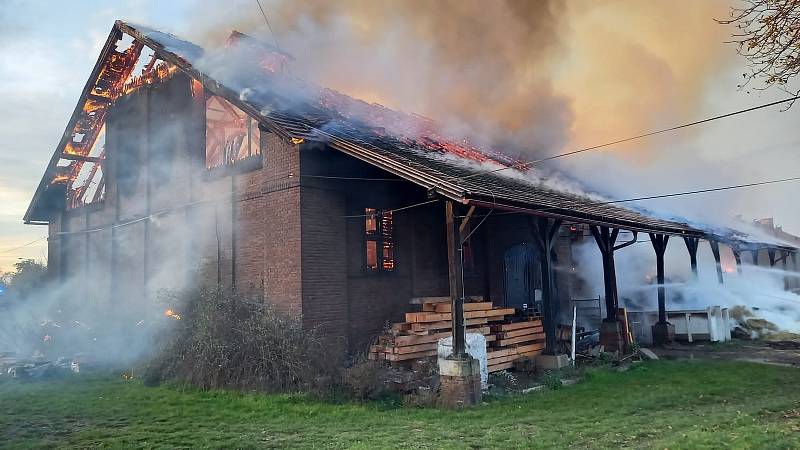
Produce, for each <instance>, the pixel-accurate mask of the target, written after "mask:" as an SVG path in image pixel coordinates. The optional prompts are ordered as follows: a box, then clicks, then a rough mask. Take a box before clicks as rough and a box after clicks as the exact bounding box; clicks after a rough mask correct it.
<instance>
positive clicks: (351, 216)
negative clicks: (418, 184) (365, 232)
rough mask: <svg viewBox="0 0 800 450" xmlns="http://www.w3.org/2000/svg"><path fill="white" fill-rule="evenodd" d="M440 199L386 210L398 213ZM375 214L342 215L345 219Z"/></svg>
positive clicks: (436, 200)
mask: <svg viewBox="0 0 800 450" xmlns="http://www.w3.org/2000/svg"><path fill="white" fill-rule="evenodd" d="M438 201H439V199H434V200H428V201H424V202H420V203H414V204H413V205H407V206H401V207H399V208H391V209H387V210H385V212H390V213H396V212H398V211H405V210H407V209H411V208H416V207H419V206H424V205H428V204H431V203H435V202H438ZM374 215H375V214H353V215H350V216H342V217H344V218H345V219H356V218H362V217H372V216H374Z"/></svg>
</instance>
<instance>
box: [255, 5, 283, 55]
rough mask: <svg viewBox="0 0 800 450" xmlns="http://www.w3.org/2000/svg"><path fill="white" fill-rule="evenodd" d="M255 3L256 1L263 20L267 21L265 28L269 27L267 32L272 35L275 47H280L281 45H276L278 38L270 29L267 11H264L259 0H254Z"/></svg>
mask: <svg viewBox="0 0 800 450" xmlns="http://www.w3.org/2000/svg"><path fill="white" fill-rule="evenodd" d="M256 3H258V9H260V10H261V15H262V16H264V22H267V28H269V34H270V35H271V36H272V40H273V41H274V42H275V47H278V48H281V46H280V45H278V38H276V37H275V32H274V31H272V25H270V23H269V19H268V18H267V13H266V12H264V8H263V7H262V6H261V0H256Z"/></svg>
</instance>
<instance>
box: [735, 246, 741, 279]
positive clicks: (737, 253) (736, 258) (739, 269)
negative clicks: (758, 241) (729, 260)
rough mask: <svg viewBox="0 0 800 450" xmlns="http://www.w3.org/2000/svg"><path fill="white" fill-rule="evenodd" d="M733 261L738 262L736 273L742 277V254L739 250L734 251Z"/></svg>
mask: <svg viewBox="0 0 800 450" xmlns="http://www.w3.org/2000/svg"><path fill="white" fill-rule="evenodd" d="M733 259H735V260H736V272H737V273H738V274H739V275H741V274H742V252H740V251H739V250H737V249H733Z"/></svg>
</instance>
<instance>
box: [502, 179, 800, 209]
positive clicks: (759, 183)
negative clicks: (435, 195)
mask: <svg viewBox="0 0 800 450" xmlns="http://www.w3.org/2000/svg"><path fill="white" fill-rule="evenodd" d="M790 181H800V176H797V177H790V178H779V179H775V180H766V181H757V182H753V183H744V184H735V185H730V186H720V187H713V188H706V189H696V190H692V191H683V192H671V193H668V194H658V195H648V196H644V197H631V198H624V199H619V200H602V201H595V202H586V201H583V200H574V201H568V202H565V203H564V204H562V205H560V206H558V207H547V208H541V209H533V208H520V209H523V210H525V211H533V212H546V211H555V210H558V209H564V208H569V207H570V206H600V205H612V204H617V203H630V202H638V201H643V200H656V199H661V198H670V197H681V196H686V195H696V194H705V193H709V192H720V191H728V190H734V189H744V188H748V187H756V186H766V185H770V184H778V183H787V182H790ZM496 214H498V215H508V214H521V212H519V211H506V212H502V213H496ZM487 215H488V214H487Z"/></svg>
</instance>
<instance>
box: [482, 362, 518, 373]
mask: <svg viewBox="0 0 800 450" xmlns="http://www.w3.org/2000/svg"><path fill="white" fill-rule="evenodd" d="M512 367H514V361H511V362H506V363H502V364H495V365H493V366H487V367H486V369H487V371H488V372H490V373H491V372H499V371H501V370H507V369H510V368H512Z"/></svg>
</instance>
